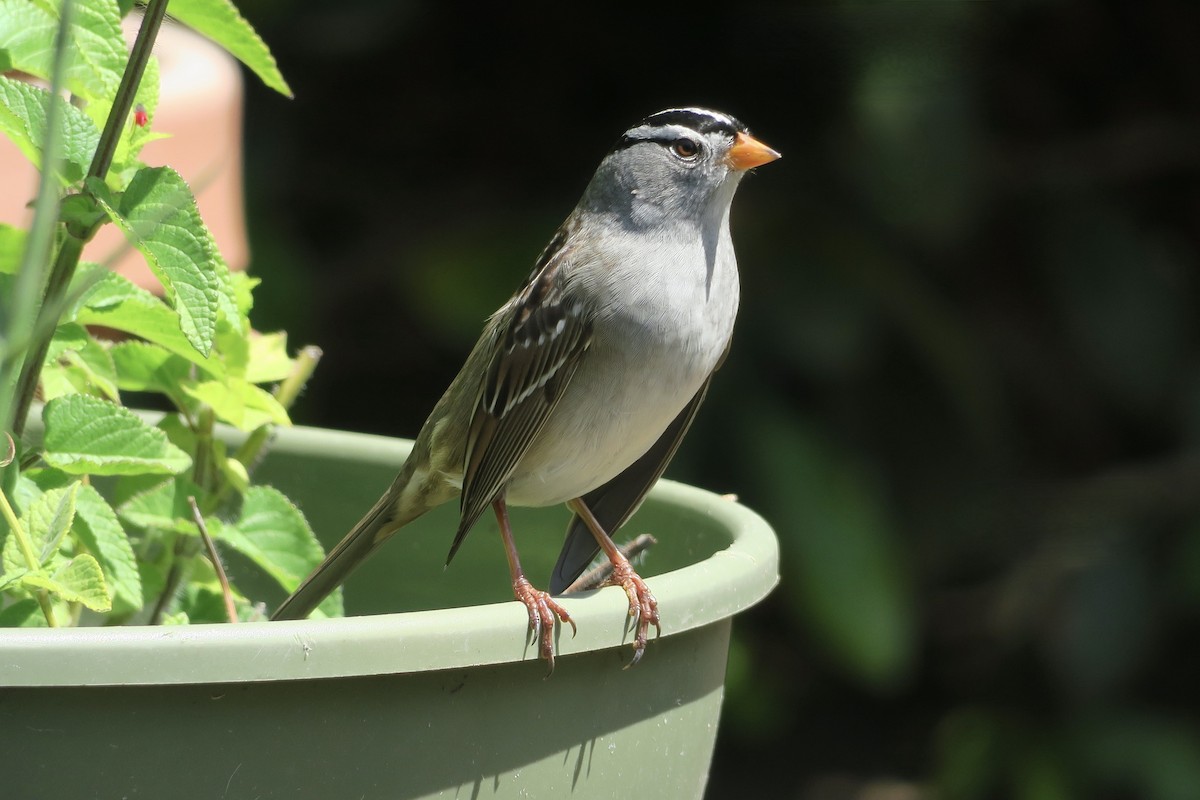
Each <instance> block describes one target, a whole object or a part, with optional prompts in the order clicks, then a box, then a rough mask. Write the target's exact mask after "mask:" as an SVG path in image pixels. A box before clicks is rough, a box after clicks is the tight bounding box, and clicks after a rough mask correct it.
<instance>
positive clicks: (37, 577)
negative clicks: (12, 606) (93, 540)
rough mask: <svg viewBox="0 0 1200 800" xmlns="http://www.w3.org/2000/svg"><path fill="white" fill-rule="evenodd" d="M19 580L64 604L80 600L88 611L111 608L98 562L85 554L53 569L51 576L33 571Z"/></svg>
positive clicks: (102, 610) (108, 609)
mask: <svg viewBox="0 0 1200 800" xmlns="http://www.w3.org/2000/svg"><path fill="white" fill-rule="evenodd" d="M21 583H22V584H23V585H25V586H29V587H32V588H35V589H45V590H46V591H49V592H51V593H53V594H55V595H57V596H58V597H60V598H62V599H63V600H65V601H67V602H68V603H82V604H83V605H85V606H87V607H88V608H90V609H91V610H92V611H100V612H104V611H111V610H112V601H111V600H109V597H108V587H107V586H106V585H105V583H104V573H103V572H101V570H100V564H99V563H98V562H97V561H96V559H94V558H92V557H91V556H90V555H88V554H86V553H85V554H83V555H78V556H75V557H74V558H72V559H71V560H70V561H68V562H67V563H66V564H64V565H63V566H61V567H59V568H58V569H56V570H55V571H54V574H53V575H46V574H45V573H43V572H33V573H30V574H28V575H26V576H25V577H23V578H22V579H21Z"/></svg>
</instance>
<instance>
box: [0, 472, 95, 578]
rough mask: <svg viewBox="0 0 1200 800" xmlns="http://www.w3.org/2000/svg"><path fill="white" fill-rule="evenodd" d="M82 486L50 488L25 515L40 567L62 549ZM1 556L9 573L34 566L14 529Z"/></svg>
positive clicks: (23, 523) (24, 522)
mask: <svg viewBox="0 0 1200 800" xmlns="http://www.w3.org/2000/svg"><path fill="white" fill-rule="evenodd" d="M78 489H79V483H78V482H75V483H72V484H70V485H69V486H65V487H61V488H55V489H49V490H47V491H45V492H43V493H42V494H40V495H39V496H38V497H37V499H35V500H34V501H33V502H32V503H30V504H29V507H28V508H27V509H26V510H25V512H24V513H23V514H21V517H20V522H21V528H22V530H24V531H25V535H26V537H28V539H29V546H30V548H32V550H33V557H34V558H35V559H37V562H38V565H39V566H41V565H44V564H46V562H48V561H49V560H50V559H51V557H53V556H54V554H55V553H56V552H58V548H59V546H60V545H61V544H62V540H63V537H64V536H66V535H67V531H69V530H70V529H71V523H72V522H73V521H74V519H75V496H76V492H77V491H78ZM0 559H2V561H3V565H4V572H5V574H9V573H13V572H16V571H17V570H20V569H28V568H29V567H30V564H29V563H28V560H27V559H26V558H25V554H24V553H23V552H22V550H21V546H20V543H19V542H18V541H17V537H16V535H15V534H14V533H13V532H12V531H9V534H8V536H7V537H5V540H4V549H3V553H2V554H0Z"/></svg>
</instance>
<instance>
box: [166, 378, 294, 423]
mask: <svg viewBox="0 0 1200 800" xmlns="http://www.w3.org/2000/svg"><path fill="white" fill-rule="evenodd" d="M182 388H183V391H184V392H186V393H187V395H188V396H189V397H191V398H193V399H195V400H198V401H199V402H201V403H204V404H206V405H208V406H211V407H212V410H213V413H214V414H216V416H217V419H219V420H220V421H221V422H224V423H227V424H229V425H232V426H234V427H235V428H237V429H238V430H242V431H252V430H254V429H255V428H257V427H259V426H260V425H267V424H275V425H291V424H292V422H291V420H290V419H289V418H288V414H287V410H286V409H285V408H284V407H283V406H281V405H280V404H279V401H278V400H276V399H275V398H274V396H272V395H271V393H270V392H267V391H265V390H263V389H260V388H259V387H257V386H255V385H254V384H252V383H250V382H249V381H244V380H241V379H238V378H226V379H225V380H224V381H203V382H201V383H197V384H194V385H191V386H184V387H182Z"/></svg>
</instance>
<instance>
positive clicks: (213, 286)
mask: <svg viewBox="0 0 1200 800" xmlns="http://www.w3.org/2000/svg"><path fill="white" fill-rule="evenodd" d="M88 185H89V187H90V188H91V189H92V191H93V194H95V195H96V197H97V199H98V200H99V202H100V204H101V205H102V206H103V207H104V210H105V211H107V212H108V215H109V217H110V218H111V219H112V221H113V222H114V223H116V225H117V227H119V228H120V229H121V230H122V232H123V233H124V234H125V237H126V238H127V239H128V240H129V241H130V243H131V244H133V246H134V247H136V248H137V249H138V250H139V251H141V253H142V255H143V256H145V258H146V263H147V264H148V265H149V267H150V269H151V271H152V272H153V273H154V276H155V277H156V278H158V280H159V281H160V282H161V283H162V285H163V288H164V289H165V290H166V293H167V297H168V298H169V299H170V301H171V305H172V307H173V308H174V309H175V311H176V312H178V314H179V324H180V327H181V329H182V330H183V334H184V336H186V337H187V339H188V341H189V342H191V343H192V346H193V347H195V348H196V350H197V351H199V352H200V353H201V354H203V355H205V356H207V355H208V354H209V351H210V350H211V349H212V345H213V339H214V337H215V336H216V332H217V315H218V313H219V312H220V311H221V310H222V309H225V310H227V313H228V310H231V309H236V302H235V300H234V297H233V285H232V282H231V281H230V279H229V269H228V268H227V267H226V266H225V262H224V261H222V260H221V256H220V254H219V253H218V252H217V246H216V244H215V243H214V242H213V238H212V234H211V233H209V231H208V228H207V227H206V226H205V224H204V220H202V219H201V218H200V211H199V209H198V208H197V207H196V198H195V197H193V196H192V190H191V188H190V187H189V186H188V185H187V183H186V182H185V181H184V180H183V178H182V177H180V175H179V173H178V172H176V171H175V170H173V169H171V168H170V167H145V168H143V169H140V170H138V172H137V174H136V175H134V177H133V180H131V181H130V182H129V186H128V188H126V189H125V192H124V193H123V194H122V195H121V198H120V202H119V204H118V205H115V206H114V205H113V202H112V200H111V198H107V197H104V196H103V195H104V194H105V192H104V191H103V188H102V187H101V186H98V185H96V182H95V181H90V182H89V184H88ZM234 313H235V314H236V311H235V312H234Z"/></svg>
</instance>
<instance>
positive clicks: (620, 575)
mask: <svg viewBox="0 0 1200 800" xmlns="http://www.w3.org/2000/svg"><path fill="white" fill-rule="evenodd" d="M608 582H609V583H611V584H613V585H614V586H620V587H621V588H622V589H624V590H625V595H626V596H627V597H628V598H629V616H630V618H631V619H633V620H634V636H633V660H632V661H630V662H629V663H628V664H626V665H625V669H629V668H630V667H632V666H633V665H634V664H636V663H638V662H639V661H641V660H642V653H644V652H646V635H647V634H648V633H649V632H650V626H651V625H653V626H654V635H655V637H656V638H657V637H658V636H661V635H662V626H661V625H660V624H659V621H658V601H657V600H655V599H654V593H653V592H651V591H650V587H649V586H647V585H646V581H644V580H643V579H642V576H640V575H638V574H637V573H636V572H635V571H634V569H633V566H632V565H631V564H630V563H629V562H628V561H621V562H619V563H615V564H613V573H612V576H611V577H610V578H609V579H608Z"/></svg>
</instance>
